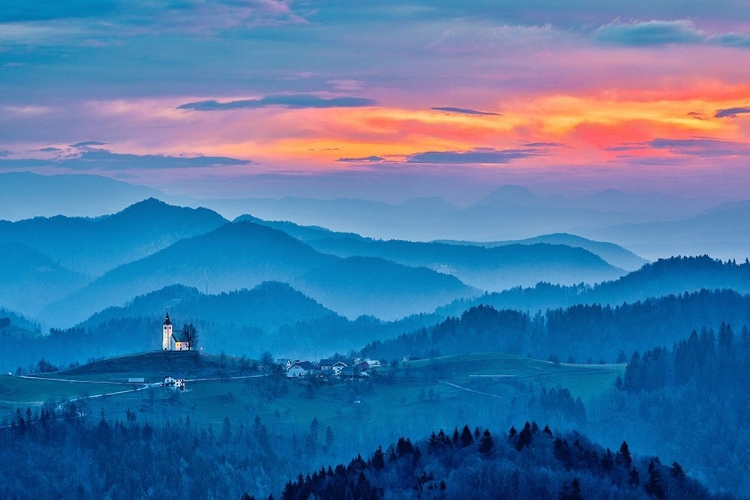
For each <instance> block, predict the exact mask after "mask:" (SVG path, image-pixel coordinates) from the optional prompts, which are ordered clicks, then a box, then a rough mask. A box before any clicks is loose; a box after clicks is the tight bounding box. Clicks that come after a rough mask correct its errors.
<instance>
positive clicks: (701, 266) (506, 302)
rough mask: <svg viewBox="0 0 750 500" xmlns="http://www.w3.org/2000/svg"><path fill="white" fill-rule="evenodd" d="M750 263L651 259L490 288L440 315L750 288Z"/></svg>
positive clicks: (443, 309) (542, 308)
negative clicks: (604, 273)
mask: <svg viewBox="0 0 750 500" xmlns="http://www.w3.org/2000/svg"><path fill="white" fill-rule="evenodd" d="M749 273H750V263H743V264H736V263H733V262H721V261H719V260H715V259H712V258H710V257H708V256H705V255H704V256H700V257H672V258H669V259H659V260H658V261H656V262H653V263H650V264H646V265H645V266H643V267H642V268H641V269H639V270H637V271H633V272H631V273H628V274H626V275H625V276H623V277H621V278H619V279H617V280H613V281H606V282H603V283H598V284H596V285H594V286H586V285H576V286H559V285H551V284H549V283H538V284H537V285H536V286H535V287H533V288H522V287H517V288H513V289H511V290H505V291H503V292H496V293H488V294H485V295H482V296H479V297H475V298H473V299H468V300H456V301H455V302H453V303H451V304H448V305H446V306H444V307H441V308H439V309H438V310H437V311H436V314H437V315H442V316H449V315H457V314H461V312H463V311H465V310H466V309H468V308H470V307H472V306H475V305H479V304H485V305H491V306H493V307H495V308H498V309H517V310H520V311H530V312H532V313H533V312H536V311H545V310H547V309H554V308H558V307H568V306H572V305H574V304H603V305H606V304H610V305H612V306H616V305H618V304H621V303H623V302H636V301H639V300H646V299H649V298H656V297H661V296H666V295H679V294H681V293H685V292H689V293H690V292H697V291H700V290H701V289H707V290H725V289H728V290H735V291H737V292H739V293H742V294H746V293H750V281H748V276H749Z"/></svg>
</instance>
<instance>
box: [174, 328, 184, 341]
mask: <svg viewBox="0 0 750 500" xmlns="http://www.w3.org/2000/svg"><path fill="white" fill-rule="evenodd" d="M172 338H173V339H174V341H175V342H187V337H185V333H184V332H183V331H182V330H175V331H173V332H172Z"/></svg>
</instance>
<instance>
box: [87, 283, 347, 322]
mask: <svg viewBox="0 0 750 500" xmlns="http://www.w3.org/2000/svg"><path fill="white" fill-rule="evenodd" d="M165 311H169V314H170V316H171V317H172V318H173V319H174V320H175V321H179V322H188V321H193V320H194V319H200V320H202V321H204V322H211V323H214V324H215V325H229V324H231V325H235V326H237V327H248V328H259V329H261V330H264V331H266V332H269V333H271V332H274V331H275V330H277V329H278V328H279V327H280V326H282V325H293V324H295V323H297V322H299V321H309V320H312V319H318V318H324V317H327V316H332V315H334V314H335V313H334V312H333V311H331V310H330V309H326V308H325V307H323V306H321V305H320V304H318V303H317V302H315V301H314V300H312V299H310V298H308V297H306V296H305V295H303V294H302V293H300V292H298V291H297V290H295V289H293V288H292V287H290V286H289V285H287V284H285V283H278V282H270V281H269V282H265V283H262V284H260V285H258V286H256V287H255V288H253V289H252V290H247V289H243V290H238V291H233V292H229V293H221V294H218V295H205V294H203V293H201V292H199V291H198V290H197V289H196V288H190V287H186V286H183V285H171V286H168V287H165V288H162V289H161V290H157V291H155V292H151V293H149V294H146V295H140V296H138V297H136V298H134V299H133V300H132V301H130V302H128V304H127V305H125V306H121V307H109V308H107V309H105V310H103V311H101V312H99V313H96V314H94V315H93V316H91V317H90V318H89V319H87V320H86V321H85V322H83V323H82V324H81V325H80V326H81V327H84V328H93V327H96V326H98V325H99V324H101V323H106V322H108V321H112V320H120V319H123V318H139V317H155V318H160V317H161V316H162V315H163V314H164V312H165Z"/></svg>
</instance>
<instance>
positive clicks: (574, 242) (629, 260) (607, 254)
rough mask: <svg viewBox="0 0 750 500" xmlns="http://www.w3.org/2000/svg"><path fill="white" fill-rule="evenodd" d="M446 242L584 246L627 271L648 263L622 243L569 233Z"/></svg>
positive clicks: (487, 244) (461, 243) (490, 245)
mask: <svg viewBox="0 0 750 500" xmlns="http://www.w3.org/2000/svg"><path fill="white" fill-rule="evenodd" d="M446 243H452V244H457V245H477V246H484V247H488V248H492V247H497V246H507V245H536V244H538V243H546V244H548V245H566V246H569V247H573V248H583V249H584V250H588V251H589V252H591V253H593V254H594V255H597V256H599V257H600V258H601V259H602V260H604V261H606V262H608V263H609V264H612V265H613V266H615V267H619V268H621V269H624V270H626V271H635V270H636V269H638V268H640V267H641V266H642V265H644V264H646V263H648V261H647V260H646V259H644V258H642V257H640V256H638V255H636V254H634V253H633V252H631V251H630V250H628V249H626V248H624V247H621V246H620V245H615V244H614V243H608V242H604V241H593V240H589V239H587V238H582V237H580V236H576V235H574V234H568V233H554V234H543V235H540V236H535V237H533V238H526V239H524V240H511V241H489V242H462V241H447V242H446Z"/></svg>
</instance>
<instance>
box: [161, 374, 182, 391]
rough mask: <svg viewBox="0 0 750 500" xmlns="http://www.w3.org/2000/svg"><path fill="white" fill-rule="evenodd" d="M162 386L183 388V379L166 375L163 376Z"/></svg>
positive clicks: (180, 389) (176, 388) (179, 389)
mask: <svg viewBox="0 0 750 500" xmlns="http://www.w3.org/2000/svg"><path fill="white" fill-rule="evenodd" d="M163 385H164V387H167V388H169V389H175V390H178V391H184V390H185V379H184V378H180V377H172V376H166V377H164V384H163Z"/></svg>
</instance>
